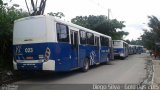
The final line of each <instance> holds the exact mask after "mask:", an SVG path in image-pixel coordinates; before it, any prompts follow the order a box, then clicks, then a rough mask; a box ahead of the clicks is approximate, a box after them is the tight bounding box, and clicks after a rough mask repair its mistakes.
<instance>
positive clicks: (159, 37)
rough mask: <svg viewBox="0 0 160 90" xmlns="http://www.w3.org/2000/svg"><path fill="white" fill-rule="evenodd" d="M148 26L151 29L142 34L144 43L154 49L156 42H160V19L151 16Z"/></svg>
mask: <svg viewBox="0 0 160 90" xmlns="http://www.w3.org/2000/svg"><path fill="white" fill-rule="evenodd" d="M148 18H149V23H148V26H149V27H150V28H151V29H150V31H148V30H144V34H143V35H142V36H141V37H142V41H143V45H144V46H145V47H146V48H148V49H154V47H155V43H157V42H160V21H159V20H158V18H157V17H155V16H149V17H148Z"/></svg>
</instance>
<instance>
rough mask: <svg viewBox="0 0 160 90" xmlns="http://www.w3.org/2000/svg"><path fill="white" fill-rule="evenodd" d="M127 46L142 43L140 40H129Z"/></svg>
mask: <svg viewBox="0 0 160 90" xmlns="http://www.w3.org/2000/svg"><path fill="white" fill-rule="evenodd" d="M129 44H131V45H143V41H142V40H141V39H138V40H131V41H130V43H129Z"/></svg>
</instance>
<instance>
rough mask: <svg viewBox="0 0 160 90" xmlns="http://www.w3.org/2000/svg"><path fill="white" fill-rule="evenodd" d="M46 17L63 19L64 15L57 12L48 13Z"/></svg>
mask: <svg viewBox="0 0 160 90" xmlns="http://www.w3.org/2000/svg"><path fill="white" fill-rule="evenodd" d="M48 15H51V16H55V17H58V18H62V17H65V15H64V14H63V13H62V12H57V13H53V12H50V13H48Z"/></svg>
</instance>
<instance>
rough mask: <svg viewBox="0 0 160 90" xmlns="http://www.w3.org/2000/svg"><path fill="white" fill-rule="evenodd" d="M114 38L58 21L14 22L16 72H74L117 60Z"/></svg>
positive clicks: (44, 18) (48, 18) (50, 18)
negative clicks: (115, 58)
mask: <svg viewBox="0 0 160 90" xmlns="http://www.w3.org/2000/svg"><path fill="white" fill-rule="evenodd" d="M111 48H112V39H111V37H110V36H107V35H104V34H101V33H98V32H95V31H92V30H89V29H86V28H83V27H81V26H78V25H75V24H72V23H69V22H64V21H61V20H58V19H55V18H54V17H53V16H43V15H40V16H30V17H26V18H22V19H18V20H16V21H15V22H14V31H13V54H14V57H13V66H14V69H15V70H27V71H39V70H40V71H43V70H44V71H71V70H75V69H78V68H81V69H82V70H83V71H87V70H88V69H89V66H91V65H96V64H100V63H106V62H108V61H109V60H111V59H112V58H113V55H112V53H111V51H112V50H111Z"/></svg>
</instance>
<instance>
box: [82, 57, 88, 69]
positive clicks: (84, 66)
mask: <svg viewBox="0 0 160 90" xmlns="http://www.w3.org/2000/svg"><path fill="white" fill-rule="evenodd" d="M88 70H89V59H87V58H86V59H85V60H84V63H83V67H82V72H87V71H88Z"/></svg>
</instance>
